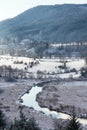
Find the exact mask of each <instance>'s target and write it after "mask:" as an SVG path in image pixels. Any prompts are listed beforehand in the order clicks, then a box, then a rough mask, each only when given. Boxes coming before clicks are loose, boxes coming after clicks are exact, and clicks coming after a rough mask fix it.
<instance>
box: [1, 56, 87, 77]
mask: <svg viewBox="0 0 87 130" xmlns="http://www.w3.org/2000/svg"><path fill="white" fill-rule="evenodd" d="M36 60H37V61H39V64H37V65H34V66H33V67H31V68H30V67H29V63H30V62H32V61H34V59H32V58H27V57H12V56H4V55H1V56H0V66H2V65H6V66H9V65H10V66H11V67H12V68H18V69H23V70H24V69H25V68H27V69H26V72H28V74H32V75H33V76H34V77H37V72H38V71H41V72H42V73H43V74H42V75H43V78H48V77H53V78H56V77H60V78H69V77H74V78H77V77H79V76H80V73H79V70H80V69H81V68H82V67H84V66H86V65H85V60H84V59H63V60H61V59H36ZM66 60H67V62H66V67H67V69H68V70H70V69H73V68H75V69H76V70H77V71H78V73H75V72H70V73H66V72H64V71H65V70H64V69H60V68H59V66H63V65H64V63H63V61H66ZM17 61H18V62H21V61H22V62H23V63H22V64H20V63H17V64H15V63H14V62H17Z"/></svg>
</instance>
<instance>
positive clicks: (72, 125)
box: [66, 109, 82, 130]
mask: <svg viewBox="0 0 87 130" xmlns="http://www.w3.org/2000/svg"><path fill="white" fill-rule="evenodd" d="M66 130H82V129H81V125H80V123H79V122H78V120H77V118H76V114H75V109H73V113H72V116H71V118H70V121H69V123H68V125H67V126H66Z"/></svg>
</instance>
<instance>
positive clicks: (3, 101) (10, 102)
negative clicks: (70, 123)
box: [0, 79, 87, 130]
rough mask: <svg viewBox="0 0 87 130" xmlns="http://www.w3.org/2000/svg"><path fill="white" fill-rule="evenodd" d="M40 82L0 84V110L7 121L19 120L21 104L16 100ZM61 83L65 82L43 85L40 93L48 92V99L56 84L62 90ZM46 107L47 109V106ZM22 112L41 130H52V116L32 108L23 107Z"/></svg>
mask: <svg viewBox="0 0 87 130" xmlns="http://www.w3.org/2000/svg"><path fill="white" fill-rule="evenodd" d="M41 82H42V80H36V79H28V80H18V81H17V82H4V81H1V82H0V90H2V93H0V108H1V109H2V110H3V111H4V113H5V115H6V117H7V119H9V121H10V120H14V118H15V117H16V118H19V107H20V105H21V104H19V103H18V99H20V97H21V96H22V95H23V94H24V93H25V92H27V90H28V91H30V90H31V88H32V86H33V85H34V84H39V83H41ZM63 82H65V81H62V83H57V82H55V81H53V82H51V83H47V85H46V84H43V86H44V87H43V90H42V92H41V93H43V94H44V90H45V92H46V91H47V92H48V97H49V93H52V94H53V93H54V91H55V86H57V84H60V85H61V88H62V84H63ZM42 83H43V82H42ZM52 85H53V87H52ZM60 85H59V86H60ZM62 89H63V88H62ZM56 90H57V89H56ZM61 91H62V90H61ZM44 98H46V100H47V103H48V99H47V96H46V97H44ZM49 98H50V97H49ZM54 100H55V94H54ZM29 101H30V99H29ZM42 101H43V104H45V100H43V98H42ZM50 101H51V98H50ZM39 103H40V102H39ZM49 104H50V105H52V102H49ZM49 104H48V105H49ZM46 105H47V104H46ZM54 105H55V104H54ZM55 106H56V105H55ZM47 107H48V108H49V106H47ZM23 112H24V114H25V115H26V117H28V118H29V117H35V119H36V121H37V123H38V124H39V127H40V128H41V130H54V122H55V119H54V118H52V116H50V115H49V116H47V115H45V114H44V113H43V112H41V111H36V110H34V109H33V108H31V107H27V106H24V105H23ZM61 122H63V120H60V119H58V123H60V124H61ZM44 124H45V125H44ZM86 129H87V128H86V126H85V127H84V129H83V130H86Z"/></svg>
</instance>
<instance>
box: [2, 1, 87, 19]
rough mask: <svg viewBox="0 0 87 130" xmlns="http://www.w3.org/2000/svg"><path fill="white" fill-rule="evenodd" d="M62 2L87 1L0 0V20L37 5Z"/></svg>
mask: <svg viewBox="0 0 87 130" xmlns="http://www.w3.org/2000/svg"><path fill="white" fill-rule="evenodd" d="M64 3H76V4H81V3H87V0H0V21H1V20H4V19H7V18H12V17H14V16H16V15H18V14H20V13H22V12H24V11H25V10H27V9H29V8H32V7H35V6H37V5H54V4H64Z"/></svg>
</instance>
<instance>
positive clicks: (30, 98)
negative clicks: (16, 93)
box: [21, 86, 87, 125]
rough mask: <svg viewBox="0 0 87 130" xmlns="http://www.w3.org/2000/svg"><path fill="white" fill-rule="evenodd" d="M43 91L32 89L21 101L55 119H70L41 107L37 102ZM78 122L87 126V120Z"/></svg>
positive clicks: (65, 115) (67, 116)
mask: <svg viewBox="0 0 87 130" xmlns="http://www.w3.org/2000/svg"><path fill="white" fill-rule="evenodd" d="M41 91H42V87H38V86H35V87H32V89H31V90H30V92H29V93H26V94H24V95H23V96H22V97H21V99H22V100H23V103H22V104H23V105H26V106H29V107H33V108H34V109H35V110H37V111H42V112H44V113H45V114H46V115H51V116H52V117H53V118H61V119H69V118H70V116H69V115H68V114H64V113H58V112H56V111H50V110H49V109H48V108H42V107H40V106H39V104H38V102H37V101H36V96H37V94H38V93H39V92H41ZM78 121H79V122H80V123H82V124H84V125H87V120H86V119H80V118H78Z"/></svg>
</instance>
